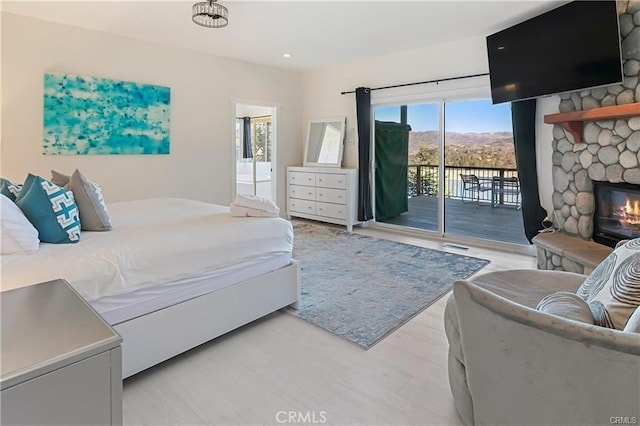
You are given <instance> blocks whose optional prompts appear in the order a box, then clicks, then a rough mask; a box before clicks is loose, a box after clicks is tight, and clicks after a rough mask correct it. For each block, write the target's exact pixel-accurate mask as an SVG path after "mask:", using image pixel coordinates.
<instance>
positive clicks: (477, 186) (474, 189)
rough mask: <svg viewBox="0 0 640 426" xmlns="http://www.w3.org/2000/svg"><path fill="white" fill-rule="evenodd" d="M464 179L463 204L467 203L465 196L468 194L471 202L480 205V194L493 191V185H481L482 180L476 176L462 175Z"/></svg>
mask: <svg viewBox="0 0 640 426" xmlns="http://www.w3.org/2000/svg"><path fill="white" fill-rule="evenodd" d="M460 178H461V179H462V202H463V203H464V202H465V195H466V194H467V193H468V194H469V197H468V198H470V199H471V201H475V202H476V203H478V205H480V193H481V192H486V191H491V185H488V184H481V183H480V179H478V176H476V175H465V174H462V173H460Z"/></svg>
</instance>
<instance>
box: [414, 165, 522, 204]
mask: <svg viewBox="0 0 640 426" xmlns="http://www.w3.org/2000/svg"><path fill="white" fill-rule="evenodd" d="M444 173H445V178H444V183H445V188H444V196H445V197H447V198H454V199H462V195H463V183H462V178H461V177H460V174H467V175H469V174H473V175H476V176H477V177H478V179H480V181H481V183H482V181H486V182H485V183H486V184H487V185H490V184H491V179H492V178H494V177H500V178H510V177H516V178H517V177H518V171H517V170H516V169H504V168H492V167H466V166H444ZM407 175H408V184H409V197H415V196H418V195H426V196H434V197H435V196H437V195H438V189H439V188H438V187H439V184H440V181H439V179H438V166H435V165H432V164H411V165H409V166H408V167H407ZM492 196H493V194H492V192H491V191H484V192H480V193H479V201H486V202H489V203H491V201H492V200H491V198H492ZM518 197H519V195H518V194H514V193H500V194H499V195H497V200H496V203H497V204H499V205H513V206H517V205H519V201H518ZM468 198H469V194H465V199H468Z"/></svg>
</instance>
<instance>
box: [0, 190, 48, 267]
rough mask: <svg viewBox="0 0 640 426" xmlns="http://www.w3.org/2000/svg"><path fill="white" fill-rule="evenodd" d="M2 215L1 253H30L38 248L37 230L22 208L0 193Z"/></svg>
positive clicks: (0, 212)
mask: <svg viewBox="0 0 640 426" xmlns="http://www.w3.org/2000/svg"><path fill="white" fill-rule="evenodd" d="M0 198H1V199H2V204H0V216H1V217H2V242H1V244H0V249H1V250H0V252H1V253H2V254H16V253H30V252H33V251H36V250H38V248H39V245H40V240H39V239H38V230H37V229H36V228H34V227H33V225H32V224H31V222H29V220H28V219H27V218H26V216H25V215H24V213H22V210H20V208H19V207H18V206H16V204H15V203H14V202H13V201H11V200H10V199H9V198H8V197H6V196H5V195H3V194H0Z"/></svg>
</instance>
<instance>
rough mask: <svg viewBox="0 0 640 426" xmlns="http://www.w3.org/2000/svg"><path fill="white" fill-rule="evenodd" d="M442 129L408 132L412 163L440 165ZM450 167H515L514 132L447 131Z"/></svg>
mask: <svg viewBox="0 0 640 426" xmlns="http://www.w3.org/2000/svg"><path fill="white" fill-rule="evenodd" d="M438 140H439V132H437V131H425V132H413V131H412V132H410V133H409V164H430V165H436V164H438ZM445 164H446V165H447V166H468V167H492V168H507V169H509V168H515V167H516V164H515V151H514V147H513V134H512V133H511V132H492V133H456V132H447V133H446V143H445Z"/></svg>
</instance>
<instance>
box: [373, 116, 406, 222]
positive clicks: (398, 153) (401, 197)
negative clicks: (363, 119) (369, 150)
mask: <svg viewBox="0 0 640 426" xmlns="http://www.w3.org/2000/svg"><path fill="white" fill-rule="evenodd" d="M410 131H411V126H409V125H408V124H401V123H394V122H389V121H377V120H376V121H375V145H376V150H375V152H376V155H375V163H376V177H375V181H376V220H377V221H383V220H386V219H391V218H394V217H396V216H399V215H400V214H402V213H404V212H407V211H409V194H408V192H409V191H408V190H409V185H408V182H407V167H408V165H409V132H410Z"/></svg>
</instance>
